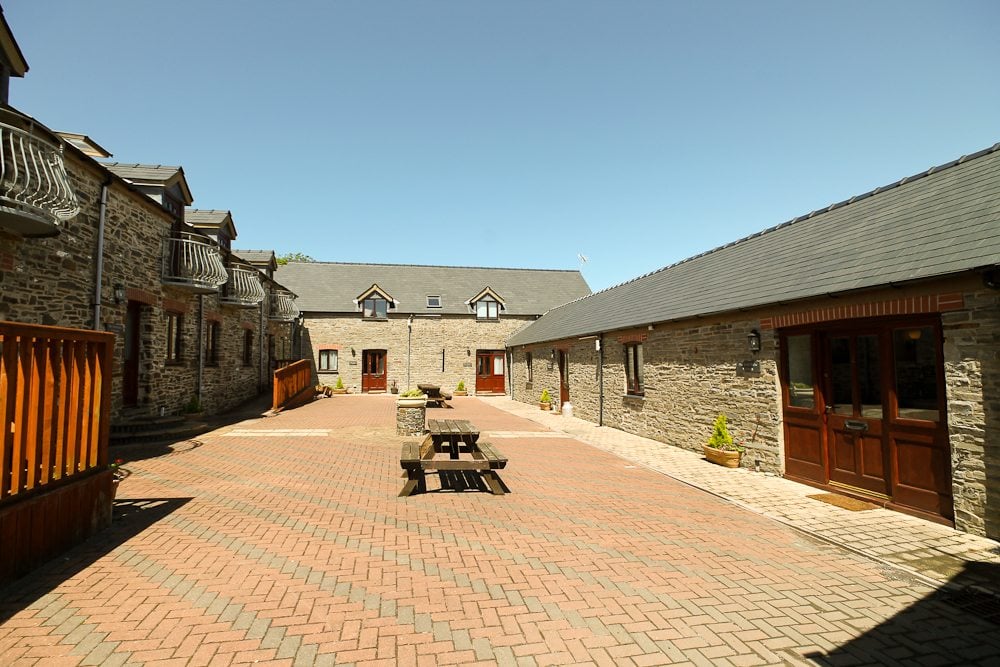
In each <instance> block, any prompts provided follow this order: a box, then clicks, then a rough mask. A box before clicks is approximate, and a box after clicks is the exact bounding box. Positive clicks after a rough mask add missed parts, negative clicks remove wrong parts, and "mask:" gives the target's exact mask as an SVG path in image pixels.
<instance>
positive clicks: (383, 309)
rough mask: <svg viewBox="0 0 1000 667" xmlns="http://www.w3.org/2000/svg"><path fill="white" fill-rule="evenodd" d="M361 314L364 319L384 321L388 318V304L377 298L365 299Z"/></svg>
mask: <svg viewBox="0 0 1000 667" xmlns="http://www.w3.org/2000/svg"><path fill="white" fill-rule="evenodd" d="M362 312H363V314H364V317H365V319H373V320H384V319H386V318H387V317H388V316H389V302H388V301H386V300H385V299H380V298H378V297H372V298H370V299H365V301H364V309H363V311H362Z"/></svg>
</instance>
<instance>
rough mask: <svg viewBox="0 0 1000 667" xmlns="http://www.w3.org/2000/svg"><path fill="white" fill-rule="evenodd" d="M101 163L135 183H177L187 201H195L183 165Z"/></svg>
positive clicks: (165, 185) (119, 175)
mask: <svg viewBox="0 0 1000 667" xmlns="http://www.w3.org/2000/svg"><path fill="white" fill-rule="evenodd" d="M101 165H102V166H104V167H105V168H106V169H108V170H109V171H111V172H112V173H113V174H114V175H115V176H118V177H120V178H123V179H124V180H126V181H128V182H129V183H134V184H135V185H162V186H164V187H167V186H170V185H173V184H174V183H177V184H179V185H180V188H181V192H182V193H183V195H184V200H185V203H187V204H190V203H191V202H192V201H194V197H193V196H192V195H191V188H189V187H188V184H187V179H186V178H185V177H184V169H183V168H182V167H172V166H168V165H162V164H125V163H124V162H101Z"/></svg>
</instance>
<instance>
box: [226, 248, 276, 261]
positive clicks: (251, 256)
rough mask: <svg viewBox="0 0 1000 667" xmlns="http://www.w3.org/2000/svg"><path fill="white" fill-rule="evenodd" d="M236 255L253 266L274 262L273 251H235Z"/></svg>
mask: <svg viewBox="0 0 1000 667" xmlns="http://www.w3.org/2000/svg"><path fill="white" fill-rule="evenodd" d="M232 253H233V254H234V255H239V256H240V257H242V258H243V259H245V260H246V261H248V262H250V263H251V264H270V263H271V262H273V261H274V251H273V250H233V251H232Z"/></svg>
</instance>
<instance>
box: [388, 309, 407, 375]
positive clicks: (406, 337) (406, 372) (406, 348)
mask: <svg viewBox="0 0 1000 667" xmlns="http://www.w3.org/2000/svg"><path fill="white" fill-rule="evenodd" d="M412 339H413V315H410V319H409V320H407V322H406V391H409V390H410V346H411V342H412ZM387 370H388V369H387Z"/></svg>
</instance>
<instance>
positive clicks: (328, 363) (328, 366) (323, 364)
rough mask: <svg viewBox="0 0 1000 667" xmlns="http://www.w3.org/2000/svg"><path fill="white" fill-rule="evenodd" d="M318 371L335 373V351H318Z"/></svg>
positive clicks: (336, 368)
mask: <svg viewBox="0 0 1000 667" xmlns="http://www.w3.org/2000/svg"><path fill="white" fill-rule="evenodd" d="M319 370H320V371H322V372H324V373H336V372H337V370H338V366H337V350H320V351H319Z"/></svg>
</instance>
